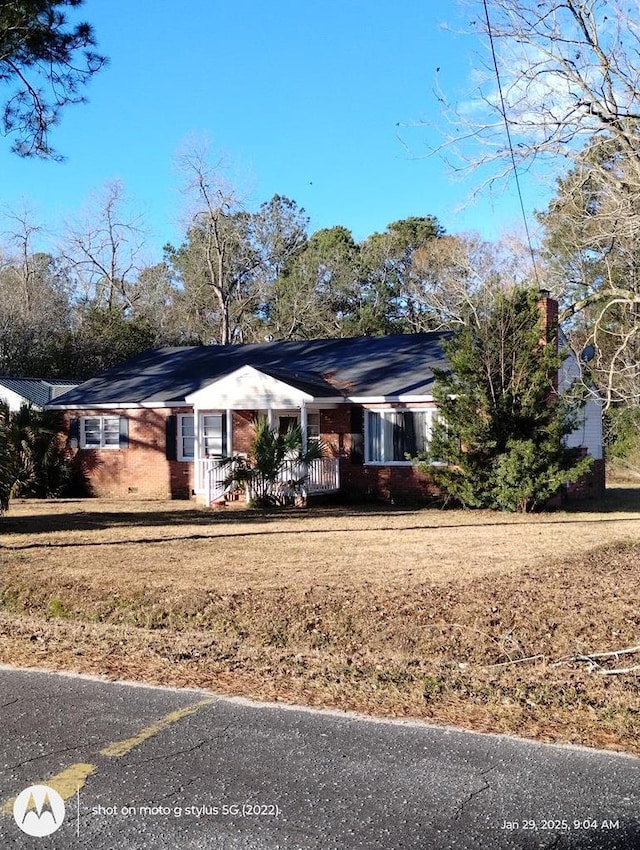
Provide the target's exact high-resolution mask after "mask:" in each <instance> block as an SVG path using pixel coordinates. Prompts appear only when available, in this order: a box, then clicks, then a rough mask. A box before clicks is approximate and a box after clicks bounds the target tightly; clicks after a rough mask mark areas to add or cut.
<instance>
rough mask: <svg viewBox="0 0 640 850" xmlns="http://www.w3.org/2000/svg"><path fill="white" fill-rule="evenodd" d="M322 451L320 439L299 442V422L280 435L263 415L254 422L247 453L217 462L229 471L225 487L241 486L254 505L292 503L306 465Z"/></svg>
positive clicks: (300, 489) (299, 491) (304, 478)
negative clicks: (303, 442)
mask: <svg viewBox="0 0 640 850" xmlns="http://www.w3.org/2000/svg"><path fill="white" fill-rule="evenodd" d="M325 454H326V446H325V444H324V443H322V441H319V440H314V441H311V442H309V444H308V445H307V447H306V450H305V449H303V445H302V430H301V428H300V426H299V425H294V426H292V427H290V428H289V429H288V430H287V432H286V433H284V434H280V433H279V432H278V430H277V429H275V428H272V427H271V426H270V425H269V422H268V421H267V419H265V418H260V419H258V420H257V421H256V422H255V424H254V435H253V440H252V443H251V449H250V451H249V454H248V455H247V456H244V455H234V456H233V457H227V458H223V460H222V461H221V465H222V466H224V467H227V469H228V470H229V472H228V475H227V477H226V479H225V482H224V483H225V486H226V487H232V486H237V487H241V488H244V489H245V491H246V493H247V500H248V501H249V503H251V504H254V505H256V506H257V507H275V506H278V505H286V504H292V503H293V502H294V501H295V499H296V497H298V496H301V495H303V494H304V490H305V483H306V481H307V478H308V467H309V464H310V463H312V462H313V461H314V460H320V459H321V458H322V457H324V456H325Z"/></svg>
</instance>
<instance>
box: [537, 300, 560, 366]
mask: <svg viewBox="0 0 640 850" xmlns="http://www.w3.org/2000/svg"><path fill="white" fill-rule="evenodd" d="M538 307H539V308H540V312H541V314H542V327H543V329H544V331H545V336H544V338H543V339H541V340H540V342H541V343H543V344H545V345H546V342H547V337H548V335H549V331H551V332H552V334H553V339H554V340H555V346H556V351H557V350H558V302H557V301H556V299H555V298H552V297H551V293H550V292H549V290H548V289H541V290H540V298H539V299H538Z"/></svg>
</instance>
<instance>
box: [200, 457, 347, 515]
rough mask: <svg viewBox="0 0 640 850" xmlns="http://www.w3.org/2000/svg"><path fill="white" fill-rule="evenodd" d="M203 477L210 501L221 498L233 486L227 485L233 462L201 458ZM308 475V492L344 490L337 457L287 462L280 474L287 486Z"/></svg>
mask: <svg viewBox="0 0 640 850" xmlns="http://www.w3.org/2000/svg"><path fill="white" fill-rule="evenodd" d="M198 463H199V464H201V468H200V475H201V478H200V480H201V481H203V482H204V490H205V495H206V497H207V504H209V505H212V504H214V502H217V501H221V500H222V499H224V497H225V495H227V493H229V492H230V491H231V490H232V489H233V487H232V486H230V485H226V486H225V483H224V482H225V480H226V479H227V478H228V477H229V475H230V473H231V472H232V471H233V465H231V466H230V465H228V464H227V465H226V466H224V467H223V466H221V465H220V462H219V460H217V459H216V458H201V459H200V460H199V461H198ZM305 476H306V480H305V482H304V485H303V491H304V492H305V493H306V494H311V495H313V494H316V493H333V492H336V491H337V490H339V489H340V468H339V462H338V458H337V457H323V458H320V459H319V460H314V461H312V462H311V463H309V464H307V465H306V466H305V465H304V464H301V463H298V462H297V461H287V462H286V463H285V464H284V465H283V467H282V469H281V470H280V474H279V476H278V480H279V483H280V485H281V486H282V488H283V489H286V487H287V485H288V484H289V483H290V482H292V481H300V480H301V479H302V478H304V477H305Z"/></svg>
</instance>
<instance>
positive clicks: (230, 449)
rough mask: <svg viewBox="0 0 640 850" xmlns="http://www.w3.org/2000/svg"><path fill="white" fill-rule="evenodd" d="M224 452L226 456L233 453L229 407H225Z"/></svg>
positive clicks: (231, 414)
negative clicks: (225, 438)
mask: <svg viewBox="0 0 640 850" xmlns="http://www.w3.org/2000/svg"><path fill="white" fill-rule="evenodd" d="M224 454H226V456H227V457H231V456H232V455H233V411H232V410H231V409H230V408H227V444H226V446H225V450H224Z"/></svg>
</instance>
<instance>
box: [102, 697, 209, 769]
mask: <svg viewBox="0 0 640 850" xmlns="http://www.w3.org/2000/svg"><path fill="white" fill-rule="evenodd" d="M213 702H215V700H213V699H205V700H202V702H197V703H196V704H195V705H189V706H187V707H186V708H180V709H179V710H178V711H172V712H171V713H170V714H167V715H166V717H162V718H161V719H160V720H157V721H156V722H155V723H152V724H151V726H147V728H146V729H141V730H140V732H138V734H137V735H134V736H133V738H127V739H126V740H124V741H116V742H115V743H113V744H109V746H108V747H105V748H104V749H103V750H100V755H101V756H115V757H118V758H119V757H120V756H124V755H126V754H127V753H128V752H131V750H133V749H134V747H137V746H139V745H140V744H142V743H143V742H144V741H147V740H148V739H149V738H153V736H154V735H157V734H158V732H162V730H163V729H166V728H167V726H171V724H172V723H176V722H177V721H178V720H181V719H182V718H183V717H187V715H189V714H195V712H196V711H199V710H200V709H201V708H204V706H205V705H211V703H213Z"/></svg>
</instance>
